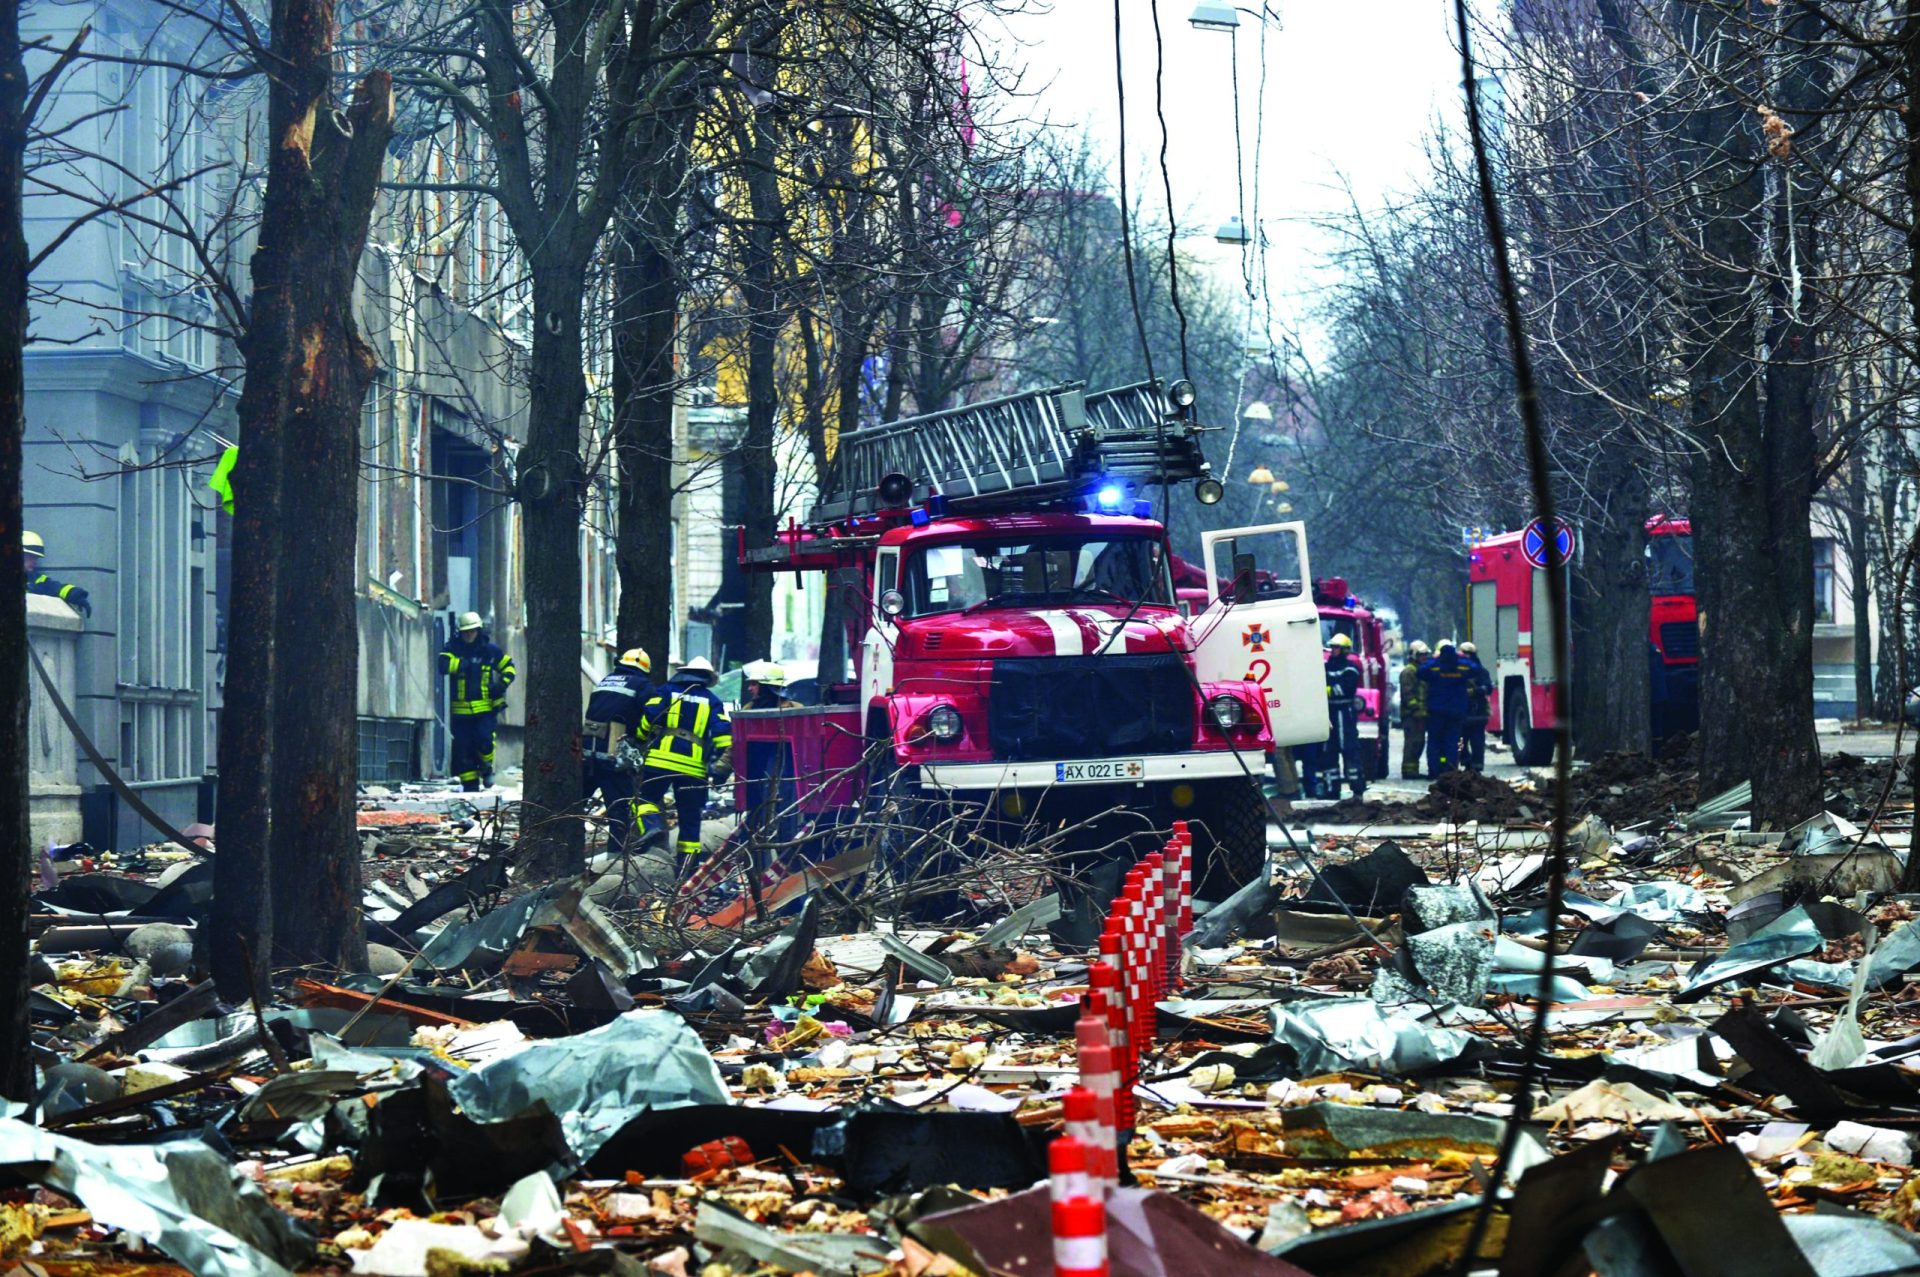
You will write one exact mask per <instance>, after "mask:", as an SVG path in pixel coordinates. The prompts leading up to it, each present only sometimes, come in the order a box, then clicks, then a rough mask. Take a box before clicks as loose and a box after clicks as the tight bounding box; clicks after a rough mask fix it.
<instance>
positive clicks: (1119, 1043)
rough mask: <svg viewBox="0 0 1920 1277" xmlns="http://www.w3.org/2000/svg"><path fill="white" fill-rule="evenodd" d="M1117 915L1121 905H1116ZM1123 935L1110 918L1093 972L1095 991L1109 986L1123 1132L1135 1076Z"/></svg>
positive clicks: (1129, 1119) (1110, 1040)
mask: <svg viewBox="0 0 1920 1277" xmlns="http://www.w3.org/2000/svg"><path fill="white" fill-rule="evenodd" d="M1114 908H1115V910H1116V912H1117V911H1118V909H1119V905H1118V903H1117V902H1116V904H1115V906H1114ZM1120 942H1121V932H1120V929H1119V920H1118V919H1117V918H1109V919H1108V922H1107V931H1106V934H1105V935H1103V936H1101V937H1100V964H1099V965H1100V970H1103V971H1104V973H1105V974H1104V976H1102V975H1100V974H1098V973H1097V972H1090V973H1089V975H1090V978H1092V979H1093V980H1094V981H1095V983H1094V986H1093V987H1094V988H1096V989H1098V988H1100V986H1101V984H1102V983H1105V984H1107V985H1108V986H1109V987H1108V989H1107V1047H1108V1050H1109V1051H1111V1052H1112V1062H1113V1066H1114V1070H1115V1072H1116V1074H1117V1076H1116V1077H1115V1079H1114V1082H1115V1089H1114V1109H1115V1118H1116V1120H1117V1121H1118V1122H1119V1124H1120V1128H1121V1129H1122V1130H1131V1129H1132V1128H1133V1075H1132V1073H1131V1072H1130V1071H1129V1069H1128V1052H1127V988H1126V980H1125V974H1124V971H1123V970H1122V966H1121V963H1122V950H1121V943H1120Z"/></svg>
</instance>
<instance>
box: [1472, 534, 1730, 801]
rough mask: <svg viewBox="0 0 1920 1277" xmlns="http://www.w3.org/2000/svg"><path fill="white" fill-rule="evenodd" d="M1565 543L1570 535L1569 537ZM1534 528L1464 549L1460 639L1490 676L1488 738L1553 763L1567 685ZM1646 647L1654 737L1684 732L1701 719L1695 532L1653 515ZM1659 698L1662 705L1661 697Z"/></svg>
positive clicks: (1521, 756)
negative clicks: (1559, 687) (1557, 706)
mask: <svg viewBox="0 0 1920 1277" xmlns="http://www.w3.org/2000/svg"><path fill="white" fill-rule="evenodd" d="M1566 535H1567V539H1568V543H1569V544H1570V543H1571V538H1572V533H1571V530H1569V531H1568V532H1567V534H1566ZM1545 541H1546V538H1544V537H1543V536H1542V535H1541V534H1540V532H1539V531H1538V530H1537V529H1528V530H1523V531H1520V532H1504V533H1501V534H1500V535H1498V536H1492V537H1488V538H1486V539H1485V540H1483V541H1479V542H1476V543H1474V544H1473V545H1472V546H1470V547H1469V548H1468V551H1467V633H1468V635H1469V637H1471V638H1472V640H1473V642H1474V645H1475V646H1476V647H1478V648H1479V649H1480V660H1481V661H1482V663H1484V664H1485V665H1486V667H1487V669H1488V670H1489V671H1490V672H1491V673H1492V674H1493V686H1494V697H1493V704H1492V716H1491V718H1490V719H1489V720H1488V722H1487V727H1488V730H1490V731H1495V732H1498V733H1500V735H1501V736H1502V737H1503V738H1504V739H1505V740H1506V742H1507V744H1508V746H1509V747H1510V748H1511V749H1512V750H1513V753H1514V757H1515V759H1516V760H1517V761H1519V762H1521V763H1525V764H1527V765H1528V766H1538V765H1540V764H1542V763H1546V762H1548V761H1550V760H1551V759H1552V757H1553V726H1554V722H1553V685H1554V683H1555V682H1556V681H1557V680H1558V679H1560V678H1561V677H1564V672H1563V670H1562V669H1561V664H1562V663H1561V662H1559V661H1558V660H1556V659H1555V656H1554V652H1553V649H1552V646H1551V644H1550V642H1549V639H1550V637H1551V633H1552V631H1551V629H1550V627H1549V626H1548V625H1547V574H1546V571H1545V569H1544V567H1543V566H1541V564H1543V563H1544V561H1545V560H1544V557H1543V553H1542V550H1543V545H1544V543H1545ZM1647 583H1648V589H1649V591H1650V592H1651V595H1652V598H1651V608H1650V613H1651V619H1650V621H1649V628H1648V635H1647V637H1648V641H1649V642H1650V643H1651V644H1652V645H1653V647H1654V648H1655V649H1657V650H1658V651H1659V653H1660V665H1661V669H1660V673H1661V675H1662V677H1661V678H1660V679H1658V680H1657V683H1664V684H1665V686H1664V688H1662V687H1660V686H1657V685H1656V687H1655V688H1654V703H1653V705H1652V707H1651V709H1652V711H1653V728H1654V735H1655V736H1656V738H1657V737H1661V736H1665V735H1667V734H1669V733H1673V732H1681V731H1690V730H1692V729H1693V728H1694V727H1695V726H1697V725H1698V721H1699V683H1698V667H1699V663H1700V623H1699V613H1698V610H1697V608H1696V606H1695V603H1694V597H1693V527H1692V525H1691V524H1690V523H1689V522H1688V521H1687V520H1685V519H1675V518H1670V517H1668V516H1666V515H1659V516H1656V517H1654V518H1652V519H1649V520H1648V521H1647ZM1663 691H1664V697H1663V696H1662V692H1663Z"/></svg>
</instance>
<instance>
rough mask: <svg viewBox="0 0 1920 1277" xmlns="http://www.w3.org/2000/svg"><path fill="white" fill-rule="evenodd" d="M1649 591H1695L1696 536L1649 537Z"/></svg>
mask: <svg viewBox="0 0 1920 1277" xmlns="http://www.w3.org/2000/svg"><path fill="white" fill-rule="evenodd" d="M1647 590H1648V593H1651V594H1686V595H1691V594H1692V593H1693V538H1692V537H1690V536H1685V535H1675V536H1652V537H1648V538H1647Z"/></svg>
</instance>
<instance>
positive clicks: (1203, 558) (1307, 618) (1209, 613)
mask: <svg viewBox="0 0 1920 1277" xmlns="http://www.w3.org/2000/svg"><path fill="white" fill-rule="evenodd" d="M1276 536H1279V537H1291V538H1292V553H1293V562H1292V563H1270V564H1265V565H1260V564H1256V566H1259V567H1264V568H1266V569H1267V570H1270V571H1277V572H1278V573H1281V574H1284V573H1285V572H1286V571H1288V570H1291V569H1297V570H1298V572H1299V580H1298V582H1297V586H1298V588H1297V589H1295V590H1294V591H1293V592H1292V593H1290V594H1283V595H1277V596H1274V597H1264V598H1254V599H1251V600H1245V601H1240V602H1236V601H1235V599H1234V596H1233V592H1232V591H1231V590H1229V592H1228V593H1226V594H1224V595H1223V594H1221V592H1220V579H1221V578H1222V577H1225V578H1227V579H1228V580H1232V579H1233V576H1234V565H1233V563H1232V561H1231V558H1230V557H1229V559H1228V561H1227V562H1225V563H1219V562H1216V561H1215V560H1216V557H1217V555H1218V553H1219V550H1220V547H1221V545H1222V544H1223V543H1226V544H1227V545H1228V546H1229V548H1230V549H1231V547H1232V546H1234V545H1236V544H1237V543H1239V542H1243V541H1249V540H1253V539H1255V538H1265V539H1267V541H1268V543H1269V544H1271V543H1272V542H1271V539H1272V538H1274V537H1276ZM1200 562H1201V563H1202V564H1203V565H1204V566H1205V567H1206V569H1207V610H1206V611H1204V612H1202V613H1201V614H1200V615H1199V616H1198V617H1196V618H1195V619H1194V621H1193V632H1194V635H1195V644H1194V653H1193V663H1194V672H1195V674H1196V675H1198V677H1199V678H1200V681H1201V682H1203V683H1204V682H1207V681H1210V680H1216V681H1217V680H1222V679H1241V678H1244V679H1247V680H1249V681H1251V682H1255V683H1258V684H1260V686H1261V687H1263V688H1265V689H1266V693H1267V717H1268V719H1269V721H1270V722H1271V724H1272V727H1273V743H1274V744H1275V745H1306V744H1311V743H1313V742H1316V741H1323V740H1325V739H1327V731H1328V723H1327V671H1326V663H1325V661H1324V660H1323V658H1322V657H1321V653H1320V609H1319V608H1318V607H1317V606H1315V604H1314V601H1313V585H1312V582H1313V573H1312V570H1311V568H1310V566H1309V564H1308V562H1307V525H1306V524H1304V523H1301V522H1300V521H1298V520H1294V521H1292V522H1288V523H1267V524H1261V525H1258V526H1255V527H1247V528H1222V529H1220V530H1218V531H1214V532H1208V533H1206V534H1204V535H1203V536H1202V537H1201V551H1200Z"/></svg>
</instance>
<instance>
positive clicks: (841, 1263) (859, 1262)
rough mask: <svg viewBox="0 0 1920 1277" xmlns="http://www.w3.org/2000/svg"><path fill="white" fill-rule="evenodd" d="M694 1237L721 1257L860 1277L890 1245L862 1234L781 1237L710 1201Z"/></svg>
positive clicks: (704, 1204) (882, 1259)
mask: <svg viewBox="0 0 1920 1277" xmlns="http://www.w3.org/2000/svg"><path fill="white" fill-rule="evenodd" d="M693 1235H694V1236H695V1237H697V1238H699V1239H700V1240H701V1241H703V1242H705V1243H706V1244H707V1245H709V1246H711V1247H713V1248H714V1250H715V1251H716V1252H717V1253H719V1254H741V1255H745V1256H746V1257H747V1258H749V1259H751V1260H753V1261H755V1262H756V1263H760V1264H772V1265H774V1266H775V1267H777V1268H780V1269H784V1270H786V1271H789V1272H810V1273H819V1274H821V1277H859V1274H861V1273H869V1272H873V1271H875V1266H876V1265H880V1264H885V1263H886V1260H887V1252H888V1251H889V1250H890V1249H892V1243H891V1242H888V1241H887V1240H885V1239H884V1238H880V1237H873V1236H869V1235H867V1234H864V1233H781V1232H775V1231H774V1230H773V1229H771V1228H768V1227H766V1226H764V1225H762V1224H756V1223H754V1222H753V1221H751V1220H749V1219H747V1218H746V1217H745V1216H742V1215H739V1214H736V1213H735V1212H733V1211H731V1210H728V1209H726V1208H725V1207H722V1206H717V1205H715V1204H714V1203H712V1202H701V1203H700V1213H699V1214H698V1215H697V1216H696V1217H695V1219H694V1224H693Z"/></svg>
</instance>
